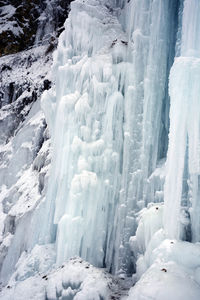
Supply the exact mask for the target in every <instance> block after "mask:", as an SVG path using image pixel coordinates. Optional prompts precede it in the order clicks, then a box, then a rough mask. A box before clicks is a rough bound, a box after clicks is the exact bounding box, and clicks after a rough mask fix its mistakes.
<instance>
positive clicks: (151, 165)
mask: <svg viewBox="0 0 200 300" xmlns="http://www.w3.org/2000/svg"><path fill="white" fill-rule="evenodd" d="M177 3H178V2H177V1H163V0H156V1H146V0H135V1H130V2H129V3H127V4H126V7H125V10H124V19H123V17H121V20H122V24H124V28H125V30H126V31H127V34H128V36H129V47H130V53H131V54H130V62H131V65H130V69H129V70H128V71H127V77H126V89H125V91H126V92H125V112H124V114H125V123H124V146H123V171H122V186H121V191H120V203H119V209H118V221H117V225H116V226H117V237H116V244H115V262H114V266H115V269H116V270H118V269H122V270H123V269H125V270H126V271H127V272H129V271H130V270H131V269H132V266H131V260H130V256H131V253H130V248H129V238H130V236H131V235H134V234H135V230H136V226H137V225H136V218H135V212H137V211H138V210H140V209H141V208H143V207H145V206H146V205H147V203H148V202H152V201H153V202H156V201H162V200H163V197H162V191H163V186H162V183H161V179H160V178H159V174H161V172H159V171H158V176H157V178H158V180H157V184H155V186H154V185H153V184H151V175H153V174H152V173H153V172H154V171H155V169H156V167H158V169H160V170H161V169H162V168H161V167H160V168H159V160H160V159H162V158H164V157H165V151H166V150H165V147H167V135H168V118H167V114H168V106H169V99H168V92H167V89H168V86H167V81H168V74H169V69H170V67H171V65H172V63H173V57H174V46H175V31H176V21H175V20H176V15H177V7H178V5H177ZM162 146H163V148H162ZM160 165H161V166H162V162H161V164H160ZM152 182H153V180H152ZM158 195H159V196H158Z"/></svg>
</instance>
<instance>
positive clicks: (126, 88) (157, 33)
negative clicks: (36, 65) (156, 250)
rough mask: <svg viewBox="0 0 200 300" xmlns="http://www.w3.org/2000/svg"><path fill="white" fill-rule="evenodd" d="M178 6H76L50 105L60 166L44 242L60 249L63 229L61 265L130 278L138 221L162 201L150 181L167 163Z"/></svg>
mask: <svg viewBox="0 0 200 300" xmlns="http://www.w3.org/2000/svg"><path fill="white" fill-rule="evenodd" d="M176 6H177V3H176V1H175V2H174V3H172V2H171V1H143V0H142V1H132V2H130V3H123V1H121V2H118V1H117V2H116V3H113V2H112V3H107V1H95V0H93V1H87V2H84V1H81V0H77V1H74V2H72V4H71V12H70V15H69V18H68V20H67V21H66V23H65V31H64V32H63V33H62V34H61V36H60V38H59V44H58V49H57V51H56V52H55V54H54V73H55V76H56V87H55V89H52V90H51V91H46V92H45V94H44V95H43V97H42V107H43V110H44V112H45V115H46V119H47V122H48V125H49V128H50V131H51V137H52V140H53V142H52V143H53V165H52V172H51V178H50V181H49V190H48V193H47V199H48V201H47V202H48V203H49V204H48V207H47V210H46V211H47V213H46V221H44V228H43V229H42V230H41V232H43V233H42V234H41V240H45V241H46V242H52V241H54V239H55V235H54V233H53V230H54V229H55V226H53V224H55V225H57V236H56V245H57V263H58V264H60V263H62V262H63V261H64V260H65V259H68V258H70V257H71V256H73V255H79V256H81V257H83V258H84V259H86V260H88V261H90V262H91V263H93V264H94V265H96V266H99V267H103V266H107V267H108V268H109V269H111V270H112V271H113V272H117V271H119V270H122V272H124V271H125V272H126V271H127V272H129V271H130V270H131V268H132V263H131V260H130V255H131V253H130V249H129V237H130V236H131V235H133V234H134V233H135V230H136V216H135V212H137V211H138V210H139V209H141V208H143V207H144V206H146V204H147V203H148V202H151V201H158V202H160V201H162V200H163V199H162V197H163V193H162V191H163V178H162V176H156V173H155V174H152V173H153V171H155V169H156V168H158V169H159V168H160V169H162V164H163V161H162V162H160V160H161V159H163V157H165V154H166V145H167V132H168V117H167V115H168V107H169V98H168V93H167V84H166V82H167V76H168V73H169V68H170V65H171V64H172V59H173V49H174V45H175V29H176V24H175V15H176ZM121 7H124V9H123V11H121V12H120V10H119V8H121ZM138 16H140V17H138ZM169 19H170V20H171V22H169ZM168 41H170V43H169V42H168ZM160 173H162V172H161V171H160ZM157 174H159V172H158V171H157ZM155 199H156V200H155ZM54 208H55V213H54ZM53 228H54V229H53ZM74 237H75V238H74ZM120 272H121V271H120ZM130 272H131V271H130Z"/></svg>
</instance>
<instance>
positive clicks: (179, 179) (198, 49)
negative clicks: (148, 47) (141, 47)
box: [164, 0, 200, 242]
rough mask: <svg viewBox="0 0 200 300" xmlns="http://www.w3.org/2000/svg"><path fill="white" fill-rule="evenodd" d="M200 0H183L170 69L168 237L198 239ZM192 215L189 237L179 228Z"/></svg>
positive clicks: (199, 192)
mask: <svg viewBox="0 0 200 300" xmlns="http://www.w3.org/2000/svg"><path fill="white" fill-rule="evenodd" d="M199 16H200V2H199V1H198V0H194V1H193V0H185V1H184V6H183V12H182V21H181V23H180V25H179V27H180V28H179V33H180V38H179V39H180V41H179V49H180V50H179V52H178V57H177V58H176V59H175V62H174V64H173V67H172V69H171V72H170V79H169V82H170V83H169V93H170V97H171V108H170V134H169V151H168V156H167V176H166V182H165V191H164V195H165V214H164V223H165V229H166V231H167V232H168V234H169V236H170V237H171V238H186V239H187V238H188V239H192V241H194V242H196V241H200V205H199V203H198V202H199V195H200V177H199V175H200V152H199V151H200V150H199V141H200V98H199V97H200V96H199V95H200V86H199V78H200V77H199V76H200V23H199V19H198V18H199ZM188 207H190V208H189V211H188ZM190 218H191V234H190V235H191V236H188V235H186V233H185V232H183V230H182V228H183V227H184V226H185V227H187V226H188V224H189V223H190Z"/></svg>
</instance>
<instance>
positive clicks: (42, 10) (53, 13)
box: [0, 0, 70, 282]
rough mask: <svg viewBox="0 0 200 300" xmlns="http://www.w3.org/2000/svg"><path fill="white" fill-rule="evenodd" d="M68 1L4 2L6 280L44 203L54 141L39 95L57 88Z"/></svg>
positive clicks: (2, 257) (1, 241)
mask: <svg viewBox="0 0 200 300" xmlns="http://www.w3.org/2000/svg"><path fill="white" fill-rule="evenodd" d="M69 3H70V1H59V0H53V1H39V0H34V1H29V0H28V1H12V0H8V1H0V40H1V45H0V56H1V57H0V203H1V209H0V219H1V221H0V222H1V226H0V227H1V233H0V269H2V277H3V278H4V279H5V282H6V280H7V279H6V278H7V275H8V273H9V272H10V271H9V270H8V269H7V267H6V268H4V262H5V261H7V260H8V261H9V260H10V261H11V264H10V266H11V268H10V270H12V269H13V268H14V265H15V263H16V260H17V259H18V257H19V255H20V254H21V252H22V251H23V250H26V249H27V248H28V244H27V243H26V242H25V235H26V232H27V241H28V240H30V239H29V238H28V235H30V232H29V233H28V230H27V231H25V232H24V228H27V226H28V227H29V226H30V227H29V229H30V230H31V228H32V225H33V224H32V223H31V222H30V215H32V214H33V212H34V210H37V209H36V208H37V207H38V206H40V203H41V201H42V200H44V191H45V186H46V182H47V177H48V169H49V163H50V140H49V134H48V129H47V128H46V121H45V118H44V115H43V112H42V111H41V108H40V96H41V94H42V92H43V91H44V90H47V89H49V88H50V87H51V85H52V84H53V83H52V82H53V79H52V78H51V76H50V69H51V64H52V51H53V50H54V48H55V46H56V44H57V36H58V34H59V32H60V31H61V30H62V27H63V23H64V21H65V19H66V17H67V15H68V7H69ZM19 51H20V52H19ZM8 54H9V55H8ZM41 66H42V67H41ZM22 181H23V183H22ZM20 224H21V225H20ZM24 226H25V227H24ZM31 243H32V242H31ZM12 249H13V250H12ZM11 257H12V259H11Z"/></svg>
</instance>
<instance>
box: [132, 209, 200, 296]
mask: <svg viewBox="0 0 200 300" xmlns="http://www.w3.org/2000/svg"><path fill="white" fill-rule="evenodd" d="M162 219H163V204H160V205H156V204H152V205H149V207H148V208H145V209H143V210H142V211H141V212H140V216H139V224H138V228H137V231H136V236H134V237H131V238H130V246H131V249H132V251H133V252H134V254H135V256H136V257H137V258H138V259H137V262H136V271H137V272H136V279H137V282H136V284H135V286H134V287H132V288H131V289H130V291H129V296H128V298H127V300H131V299H136V300H143V299H145V300H149V299H153V300H160V299H166V300H167V299H176V300H179V299H185V300H186V299H190V298H191V299H194V300H197V299H199V297H200V284H199V283H200V282H199V266H200V243H196V244H193V243H189V242H184V241H177V240H174V239H169V238H168V235H167V234H166V232H165V231H164V230H163V223H162Z"/></svg>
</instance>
